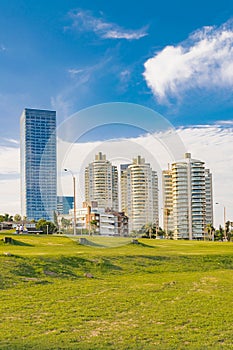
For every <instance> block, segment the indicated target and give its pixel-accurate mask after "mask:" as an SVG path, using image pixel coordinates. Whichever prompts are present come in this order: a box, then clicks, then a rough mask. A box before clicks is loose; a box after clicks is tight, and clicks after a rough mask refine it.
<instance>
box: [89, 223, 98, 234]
mask: <svg viewBox="0 0 233 350" xmlns="http://www.w3.org/2000/svg"><path fill="white" fill-rule="evenodd" d="M97 223H98V221H97V220H91V221H90V234H93V233H95V232H96V229H97Z"/></svg>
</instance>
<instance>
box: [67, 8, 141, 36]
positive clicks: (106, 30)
mask: <svg viewBox="0 0 233 350" xmlns="http://www.w3.org/2000/svg"><path fill="white" fill-rule="evenodd" d="M69 15H70V18H71V19H72V21H73V23H72V28H75V29H76V30H78V31H86V32H93V33H95V34H96V35H98V36H99V37H101V38H103V39H126V40H138V39H141V38H143V37H144V36H146V35H147V32H146V30H147V27H143V28H141V29H137V30H129V29H123V28H121V27H120V26H118V25H117V24H115V23H111V22H106V21H105V20H104V19H103V18H96V17H94V16H93V15H92V14H91V12H90V11H83V10H74V11H72V12H70V13H69Z"/></svg>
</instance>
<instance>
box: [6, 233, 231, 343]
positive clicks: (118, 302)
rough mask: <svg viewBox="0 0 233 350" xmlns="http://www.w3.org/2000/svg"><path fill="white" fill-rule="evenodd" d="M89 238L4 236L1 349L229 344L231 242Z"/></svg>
mask: <svg viewBox="0 0 233 350" xmlns="http://www.w3.org/2000/svg"><path fill="white" fill-rule="evenodd" d="M5 236H9V237H12V238H13V244H6V243H4V242H3V240H2V239H3V238H4V237H5ZM86 238H87V242H86V245H81V244H79V242H78V240H77V239H73V238H68V237H63V236H60V237H59V236H30V235H22V236H21V235H7V234H1V235H0V260H1V262H0V298H1V299H0V300H1V304H0V305H1V306H0V308H1V310H0V314H1V318H0V349H1V350H2V349H10V350H14V349H17V350H18V349H19V350H21V349H42V350H44V349H54V350H55V349H56V350H57V349H86V350H91V349H96V350H101V349H119V350H121V349H128V350H130V349H132V350H134V349H136V350H141V349H195V350H196V349H233V331H232V325H233V312H232V310H233V288H232V286H233V243H228V242H193V241H192V242H189V241H170V240H146V239H144V240H139V242H140V244H132V243H131V240H130V239H127V238H117V237H113V238H103V237H86ZM86 274H91V275H92V276H93V278H88V277H87V275H86Z"/></svg>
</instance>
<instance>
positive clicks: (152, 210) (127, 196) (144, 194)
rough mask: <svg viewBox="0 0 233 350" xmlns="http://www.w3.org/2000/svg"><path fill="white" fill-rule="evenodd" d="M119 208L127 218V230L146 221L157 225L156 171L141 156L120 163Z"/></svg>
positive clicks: (138, 227)
mask: <svg viewBox="0 0 233 350" xmlns="http://www.w3.org/2000/svg"><path fill="white" fill-rule="evenodd" d="M121 210H122V211H124V212H125V214H126V215H127V216H128V218H129V231H134V230H135V231H138V230H140V229H141V228H142V226H143V225H145V224H147V223H154V224H155V225H156V226H157V227H158V226H159V221H158V177H157V173H156V172H155V171H153V170H152V168H151V167H150V164H148V163H145V159H144V158H142V157H141V156H137V158H135V159H133V162H132V164H124V165H121Z"/></svg>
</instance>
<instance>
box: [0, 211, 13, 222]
mask: <svg viewBox="0 0 233 350" xmlns="http://www.w3.org/2000/svg"><path fill="white" fill-rule="evenodd" d="M1 220H2V221H1V222H3V221H6V222H11V221H13V216H12V215H10V214H7V213H5V214H4V215H1Z"/></svg>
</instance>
